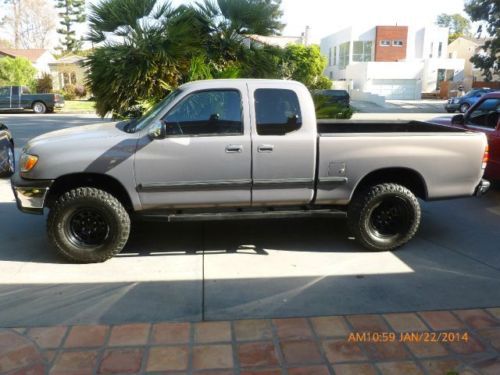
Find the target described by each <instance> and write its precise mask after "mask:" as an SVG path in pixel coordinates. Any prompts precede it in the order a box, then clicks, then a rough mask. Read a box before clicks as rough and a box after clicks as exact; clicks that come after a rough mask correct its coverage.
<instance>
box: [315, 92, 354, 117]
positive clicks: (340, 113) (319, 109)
mask: <svg viewBox="0 0 500 375" xmlns="http://www.w3.org/2000/svg"><path fill="white" fill-rule="evenodd" d="M313 100H314V108H315V110H316V117H317V118H318V119H350V118H351V117H352V115H353V113H354V111H353V110H352V108H351V107H347V106H344V105H341V104H337V103H331V104H330V103H328V98H327V97H325V96H323V95H313Z"/></svg>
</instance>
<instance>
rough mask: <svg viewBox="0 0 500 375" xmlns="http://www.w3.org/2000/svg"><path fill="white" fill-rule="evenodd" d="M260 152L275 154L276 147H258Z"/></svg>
mask: <svg viewBox="0 0 500 375" xmlns="http://www.w3.org/2000/svg"><path fill="white" fill-rule="evenodd" d="M257 151H258V152H273V151H274V145H260V146H259V147H257Z"/></svg>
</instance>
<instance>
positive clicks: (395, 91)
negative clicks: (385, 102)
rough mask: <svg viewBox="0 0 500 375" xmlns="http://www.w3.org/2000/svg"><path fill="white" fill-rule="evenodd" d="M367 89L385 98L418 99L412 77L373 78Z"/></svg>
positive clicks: (414, 81)
mask: <svg viewBox="0 0 500 375" xmlns="http://www.w3.org/2000/svg"><path fill="white" fill-rule="evenodd" d="M369 91H370V92H371V93H372V94H377V95H381V96H385V98H386V99H409V100H411V99H419V93H418V92H417V81H416V80H414V79H374V80H373V81H372V85H371V88H370V90H369Z"/></svg>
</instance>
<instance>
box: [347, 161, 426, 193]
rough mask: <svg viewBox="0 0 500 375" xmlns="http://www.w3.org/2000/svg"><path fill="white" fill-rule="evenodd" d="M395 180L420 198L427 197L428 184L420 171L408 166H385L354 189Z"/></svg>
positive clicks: (358, 189) (372, 173)
mask: <svg viewBox="0 0 500 375" xmlns="http://www.w3.org/2000/svg"><path fill="white" fill-rule="evenodd" d="M387 182H393V183H396V184H399V185H403V186H404V187H406V188H408V189H410V191H411V192H412V193H413V194H415V195H416V196H417V197H418V198H420V199H424V200H425V199H427V185H426V184H425V180H424V178H423V177H422V176H421V175H420V173H418V172H416V171H414V170H413V169H408V168H384V169H379V170H377V171H373V172H371V173H369V174H368V175H366V176H365V177H364V178H363V179H362V180H361V181H360V182H359V183H358V185H357V186H356V188H355V189H354V194H356V193H357V192H359V191H362V190H364V189H365V188H368V187H369V186H374V185H377V184H381V183H387Z"/></svg>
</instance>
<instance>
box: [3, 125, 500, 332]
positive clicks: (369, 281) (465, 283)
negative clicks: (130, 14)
mask: <svg viewBox="0 0 500 375" xmlns="http://www.w3.org/2000/svg"><path fill="white" fill-rule="evenodd" d="M17 116H24V115H10V116H7V118H5V116H4V118H3V119H2V118H1V117H0V121H3V122H6V123H7V124H8V126H9V127H10V128H11V129H12V130H13V132H14V136H15V137H16V136H18V135H19V137H20V138H21V139H22V137H23V136H24V137H29V134H31V133H30V131H33V132H34V133H35V132H38V131H41V129H42V128H43V129H47V127H49V128H50V129H55V128H58V127H63V126H66V125H67V124H68V121H72V123H73V125H79V124H81V123H84V122H88V121H89V120H90V121H96V122H97V121H99V120H98V119H90V118H87V117H74V116H73V117H71V118H68V119H65V118H64V117H62V116H61V117H59V115H52V116H50V115H47V116H45V117H36V118H35V117H33V116H30V118H29V121H32V122H31V125H30V126H31V127H30V126H28V125H26V123H25V122H24V121H25V120H24V117H17ZM39 118H40V120H43V121H42V125H41V126H40V125H39V124H38V119H39ZM44 127H45V128H44ZM18 144H19V143H18ZM19 145H20V144H19ZM0 223H1V225H2V230H1V232H0V326H1V327H17V326H40V325H55V324H77V323H88V324H91V323H98V322H99V323H106V324H117V323H123V322H157V321H165V320H182V321H186V320H189V321H199V320H223V319H243V318H263V317H268V318H269V317H291V316H316V315H339V314H361V313H385V312H404V311H416V310H420V311H421V310H441V309H459V308H476V307H492V306H500V252H499V251H498V250H499V245H498V244H499V243H500V233H499V232H498V227H499V226H500V191H499V190H494V191H492V192H491V193H490V194H488V195H486V196H485V197H483V198H481V199H472V198H471V199H460V200H452V201H443V202H433V203H423V221H422V227H421V229H420V231H419V233H418V235H417V237H416V238H415V239H414V240H413V241H412V242H411V243H410V244H408V245H407V246H405V247H404V248H402V249H401V250H399V251H396V252H382V253H369V252H365V251H363V250H362V249H361V248H360V247H359V245H357V243H355V242H354V241H353V240H352V239H351V238H349V233H348V231H347V229H346V225H345V222H344V221H343V220H316V219H314V220H312V219H311V220H278V221H246V222H243V221H233V222H209V223H176V224H167V223H135V225H134V229H133V233H132V235H131V238H130V241H129V243H128V244H127V246H126V249H125V250H124V252H123V253H122V254H120V255H119V256H117V257H115V258H114V259H112V260H110V261H108V262H106V263H103V264H93V265H75V264H67V263H65V262H64V261H61V260H60V259H59V258H57V257H56V256H55V255H54V253H53V252H52V251H51V250H50V249H49V248H48V246H47V242H46V236H45V232H44V231H45V220H44V218H43V217H41V216H29V215H25V214H21V213H20V212H18V211H17V209H16V207H15V204H14V202H13V196H12V193H11V191H10V187H9V183H8V181H5V180H4V181H0Z"/></svg>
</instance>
